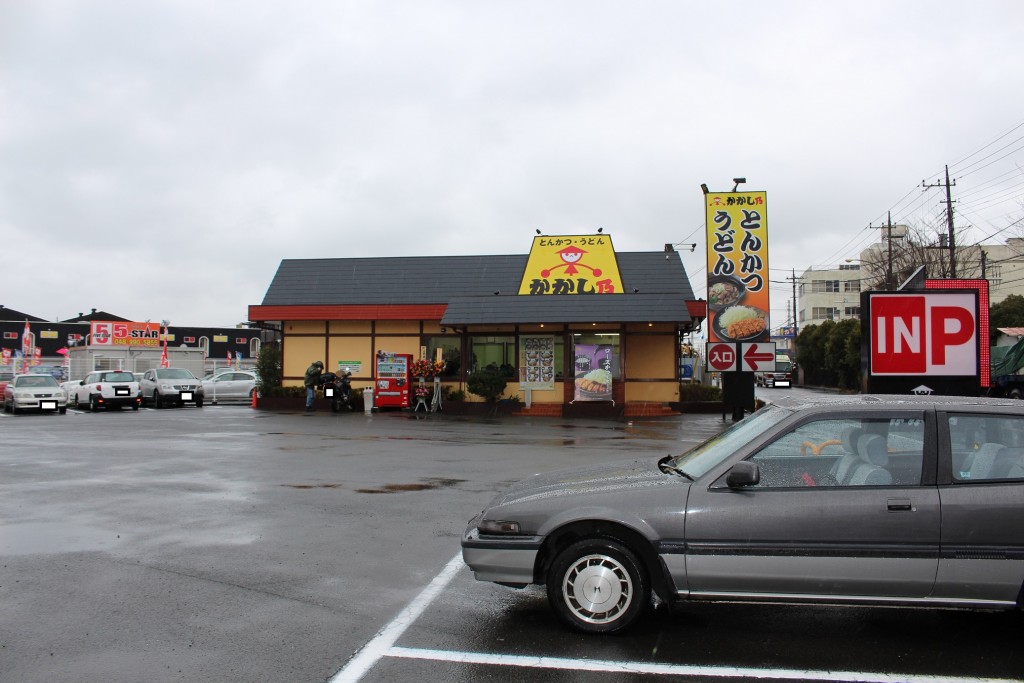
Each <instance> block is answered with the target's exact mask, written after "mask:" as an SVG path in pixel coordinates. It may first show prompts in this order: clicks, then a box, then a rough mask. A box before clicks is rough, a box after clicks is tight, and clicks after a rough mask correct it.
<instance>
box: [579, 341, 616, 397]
mask: <svg viewBox="0 0 1024 683" xmlns="http://www.w3.org/2000/svg"><path fill="white" fill-rule="evenodd" d="M614 366H615V351H614V349H613V348H612V346H611V345H609V344H576V353H575V360H574V368H575V372H576V386H575V388H574V390H573V400H574V401H611V400H612V369H613V368H614Z"/></svg>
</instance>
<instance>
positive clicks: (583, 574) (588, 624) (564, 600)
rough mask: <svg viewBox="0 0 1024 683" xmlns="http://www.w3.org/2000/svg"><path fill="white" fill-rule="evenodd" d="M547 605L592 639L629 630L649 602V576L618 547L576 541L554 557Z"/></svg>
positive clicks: (605, 541)
mask: <svg viewBox="0 0 1024 683" xmlns="http://www.w3.org/2000/svg"><path fill="white" fill-rule="evenodd" d="M547 589H548V600H549V601H550V602H551V606H552V608H553V609H554V610H555V613H556V614H557V615H558V617H559V618H560V619H561V620H562V621H564V622H565V623H567V624H568V625H570V626H572V627H573V628H576V629H579V630H581V631H586V632H588V633H612V632H615V631H621V630H622V629H624V628H626V627H628V626H629V625H630V624H632V623H633V622H634V621H636V619H637V618H638V617H639V616H640V615H641V614H643V612H644V610H645V608H646V607H647V604H648V603H649V602H650V596H651V588H650V584H649V582H648V579H647V573H646V571H645V570H644V567H643V565H642V564H641V563H640V560H638V559H637V556H636V555H635V554H634V553H633V552H632V551H631V550H629V548H627V547H626V546H624V545H622V544H621V543H619V542H618V541H613V540H611V539H605V538H593V539H586V540H582V541H577V542H576V543H573V544H572V545H571V546H569V547H568V548H566V549H565V550H563V551H562V552H560V553H559V554H558V556H557V557H555V561H554V562H553V563H552V564H551V569H550V570H549V572H548V577H547Z"/></svg>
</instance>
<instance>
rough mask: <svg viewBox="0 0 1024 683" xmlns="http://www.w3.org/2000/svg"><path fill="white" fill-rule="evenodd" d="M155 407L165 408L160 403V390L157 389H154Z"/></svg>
mask: <svg viewBox="0 0 1024 683" xmlns="http://www.w3.org/2000/svg"><path fill="white" fill-rule="evenodd" d="M153 407H154V408H163V405H162V404H161V403H160V392H159V391H157V390H156V389H154V390H153Z"/></svg>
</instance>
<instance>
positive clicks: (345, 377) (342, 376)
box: [320, 368, 355, 413]
mask: <svg viewBox="0 0 1024 683" xmlns="http://www.w3.org/2000/svg"><path fill="white" fill-rule="evenodd" d="M351 377H352V373H351V372H349V370H348V368H345V369H343V370H342V371H341V372H339V373H337V374H335V373H333V372H325V373H324V374H323V375H322V376H321V378H320V382H321V383H322V384H323V387H324V396H326V397H327V398H330V399H331V411H333V412H335V413H339V412H341V411H342V410H345V409H348V410H355V407H354V406H353V405H352V380H351V379H350V378H351Z"/></svg>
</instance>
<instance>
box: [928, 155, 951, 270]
mask: <svg viewBox="0 0 1024 683" xmlns="http://www.w3.org/2000/svg"><path fill="white" fill-rule="evenodd" d="M921 185H922V186H923V187H924V189H926V190H927V189H930V188H933V187H943V185H944V186H945V188H946V228H947V229H948V231H949V237H948V239H947V242H948V243H949V244H948V245H947V246H948V247H949V277H950V279H952V280H955V279H956V242H955V240H954V238H953V194H952V192H951V188H952V187H955V186H956V181H955V180H954V181H953V182H952V183H950V182H949V164H947V165H946V182H945V183H935V184H934V185H929V184H928V183H926V182H925V181H923V180H922V181H921Z"/></svg>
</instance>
